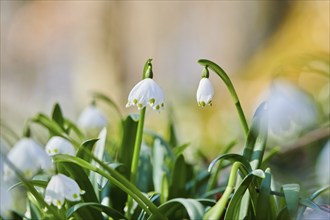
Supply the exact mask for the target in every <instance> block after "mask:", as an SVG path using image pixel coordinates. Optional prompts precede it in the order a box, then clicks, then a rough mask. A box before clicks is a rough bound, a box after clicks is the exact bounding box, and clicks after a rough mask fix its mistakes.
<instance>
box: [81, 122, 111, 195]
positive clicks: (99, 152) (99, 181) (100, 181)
mask: <svg viewBox="0 0 330 220" xmlns="http://www.w3.org/2000/svg"><path fill="white" fill-rule="evenodd" d="M96 140H98V141H97V142H96V144H95V147H94V150H93V154H94V155H95V156H96V157H97V158H98V159H100V160H103V156H104V152H105V145H106V141H107V128H103V129H102V131H101V132H100V134H99V136H98V139H96ZM91 144H92V143H91ZM87 149H88V152H92V149H91V148H87ZM85 152H86V151H85ZM85 154H86V153H85ZM88 157H89V156H88V155H86V158H88ZM88 159H89V161H90V160H91V158H88ZM85 160H86V159H85ZM91 163H92V164H93V165H94V166H97V164H96V162H95V161H92V162H91ZM89 176H90V179H91V182H92V183H93V186H94V189H95V192H98V191H99V190H98V186H99V185H100V187H101V188H103V187H104V185H105V181H104V178H103V177H102V176H101V175H99V174H97V173H95V172H91V173H90V174H89ZM97 195H98V193H97Z"/></svg>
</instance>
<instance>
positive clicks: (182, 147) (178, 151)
mask: <svg viewBox="0 0 330 220" xmlns="http://www.w3.org/2000/svg"><path fill="white" fill-rule="evenodd" d="M189 145H190V143H186V144H183V145H180V146H178V147H175V148H174V149H173V153H174V154H175V156H176V157H177V156H179V155H180V154H182V153H183V151H184V150H185V149H186V148H187V147H189Z"/></svg>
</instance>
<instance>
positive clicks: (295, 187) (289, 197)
mask: <svg viewBox="0 0 330 220" xmlns="http://www.w3.org/2000/svg"><path fill="white" fill-rule="evenodd" d="M282 190H283V193H284V198H285V202H286V207H287V209H288V212H289V215H290V218H291V219H295V216H296V214H297V210H298V206H299V192H300V186H299V184H285V185H283V186H282Z"/></svg>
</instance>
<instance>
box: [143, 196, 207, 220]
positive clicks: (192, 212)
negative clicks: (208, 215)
mask: <svg viewBox="0 0 330 220" xmlns="http://www.w3.org/2000/svg"><path fill="white" fill-rule="evenodd" d="M181 207H182V208H184V209H185V210H186V212H187V214H188V216H189V219H202V218H203V215H204V207H203V205H202V204H201V203H200V202H198V201H197V200H194V199H183V198H177V199H172V200H170V201H168V202H166V203H164V204H162V205H161V206H159V207H158V210H159V211H160V212H161V213H162V214H163V215H165V216H167V217H168V218H170V217H171V214H172V213H173V212H175V211H177V210H178V209H179V208H181ZM157 219H158V216H155V215H151V216H150V218H149V220H157Z"/></svg>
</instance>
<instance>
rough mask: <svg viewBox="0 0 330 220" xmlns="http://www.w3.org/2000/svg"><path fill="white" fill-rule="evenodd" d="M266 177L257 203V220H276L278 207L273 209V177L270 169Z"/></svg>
mask: <svg viewBox="0 0 330 220" xmlns="http://www.w3.org/2000/svg"><path fill="white" fill-rule="evenodd" d="M265 175H266V177H265V178H264V179H263V180H262V182H261V186H260V193H259V197H258V201H257V207H256V219H257V220H265V219H275V217H276V207H273V205H274V203H272V201H271V200H273V199H274V198H273V196H272V195H271V194H270V192H271V179H272V178H271V177H272V176H271V171H270V169H269V168H267V169H266V171H265Z"/></svg>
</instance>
